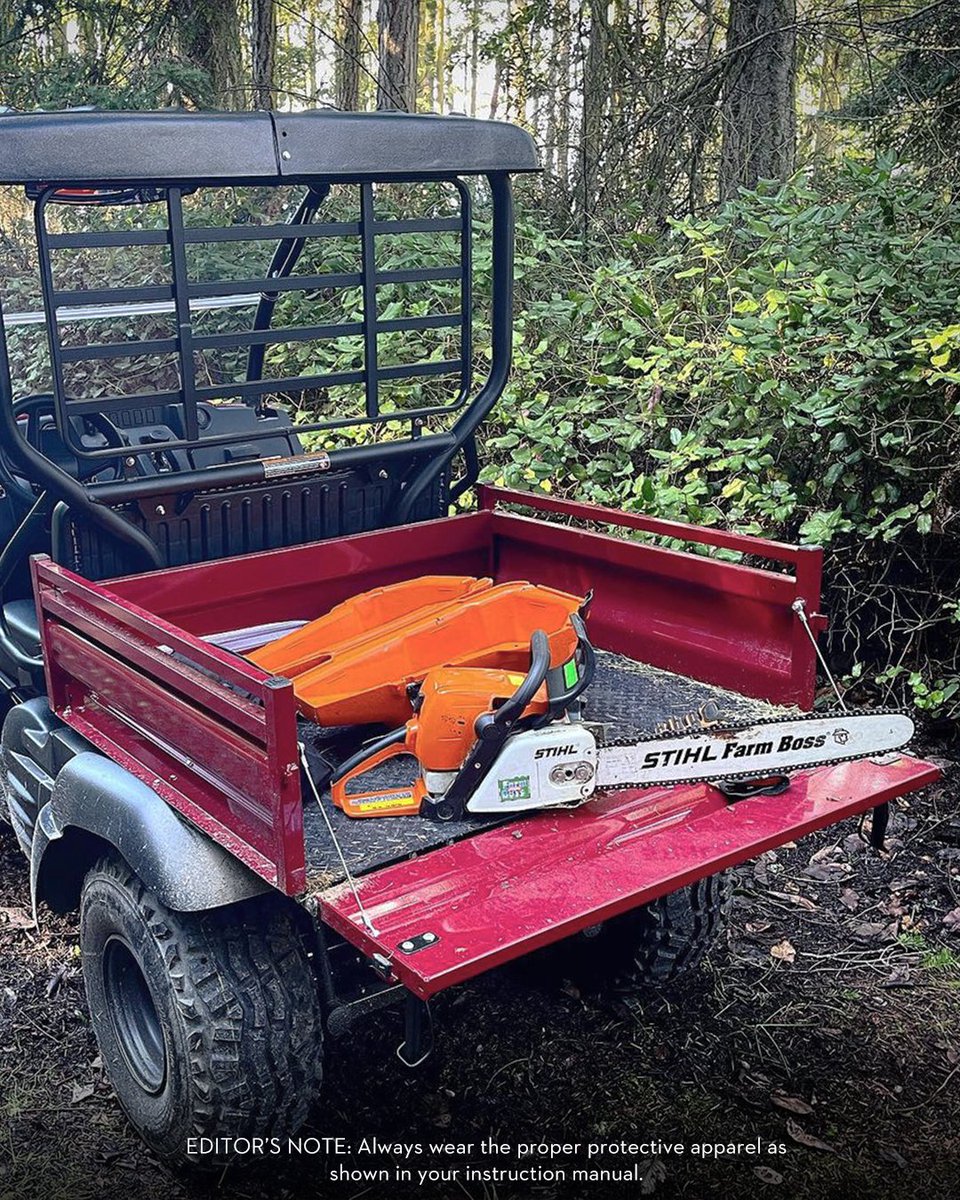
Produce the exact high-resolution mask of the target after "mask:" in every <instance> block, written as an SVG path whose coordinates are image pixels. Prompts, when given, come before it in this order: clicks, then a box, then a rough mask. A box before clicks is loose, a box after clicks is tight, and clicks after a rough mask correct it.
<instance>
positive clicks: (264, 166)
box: [0, 109, 539, 184]
mask: <svg viewBox="0 0 960 1200" xmlns="http://www.w3.org/2000/svg"><path fill="white" fill-rule="evenodd" d="M538 169H539V162H538V160H537V151H536V148H535V146H534V144H533V140H532V138H531V137H530V135H529V134H527V133H526V132H525V131H524V130H522V129H520V128H518V127H517V126H516V125H508V124H505V123H504V122H502V121H482V120H476V119H473V118H470V117H440V116H432V115H429V116H428V115H420V114H410V113H341V112H337V111H335V110H332V109H326V110H323V109H321V110H317V111H313V112H300V113H279V112H274V113H268V112H244V113H194V112H181V111H177V110H173V111H165V112H37V113H3V114H0V183H37V182H44V183H62V184H88V183H89V184H94V183H96V184H100V183H153V182H162V181H171V180H176V181H183V182H190V183H200V184H202V183H226V182H232V183H241V182H251V183H252V182H258V181H259V182H273V183H276V182H280V181H281V180H299V179H312V178H322V179H350V180H353V179H386V178H405V177H420V176H437V175H482V174H487V173H489V172H497V171H503V172H510V173H513V172H519V171H536V170H538Z"/></svg>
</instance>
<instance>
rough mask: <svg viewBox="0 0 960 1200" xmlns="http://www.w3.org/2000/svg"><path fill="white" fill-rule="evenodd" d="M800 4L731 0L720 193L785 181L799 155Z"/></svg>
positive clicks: (785, 0) (725, 194)
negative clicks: (797, 95) (797, 146)
mask: <svg viewBox="0 0 960 1200" xmlns="http://www.w3.org/2000/svg"><path fill="white" fill-rule="evenodd" d="M796 24H797V8H796V0H730V23H729V28H728V31H727V62H728V66H727V75H726V82H725V84H724V88H723V98H722V112H723V148H722V152H721V162H720V194H721V197H722V198H723V199H725V200H726V199H731V198H733V197H735V196H736V195H737V192H738V190H739V189H740V188H742V187H747V188H752V187H755V186H756V184H757V181H758V180H760V179H785V178H786V177H787V176H788V175H789V174H790V173H791V172H792V170H793V168H794V162H795V154H796V133H797V130H796V125H797V119H796V96H795V93H796V79H797V53H796V42H797V37H796Z"/></svg>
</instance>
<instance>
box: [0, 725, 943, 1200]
mask: <svg viewBox="0 0 960 1200" xmlns="http://www.w3.org/2000/svg"><path fill="white" fill-rule="evenodd" d="M952 749H953V756H954V757H958V755H957V753H956V748H955V747H954V748H952ZM941 752H942V751H941ZM958 792H960V768H951V769H950V771H949V773H948V777H947V780H946V782H945V783H944V784H942V785H939V786H936V787H933V788H931V789H929V790H928V791H927V792H926V793H925V794H923V795H922V796H919V797H913V798H910V799H909V801H907V802H900V803H899V804H898V805H897V807H896V811H895V815H894V820H893V823H892V840H891V842H890V853H889V855H887V856H879V855H877V854H876V853H875V852H873V851H871V850H869V849H867V848H866V847H865V846H864V843H863V842H862V841H861V840H860V839H859V838H858V837H857V834H856V832H855V830H854V829H853V828H851V827H850V825H844V826H840V827H836V828H834V829H832V830H829V831H827V832H825V833H823V834H820V835H817V836H815V837H811V838H809V839H806V840H805V841H804V842H803V843H802V844H799V845H796V846H789V847H786V848H784V849H782V850H780V851H779V852H777V853H768V854H767V855H765V856H764V857H763V859H762V860H760V861H757V862H754V863H750V864H748V865H746V866H745V867H743V868H741V869H740V870H739V871H738V872H737V893H736V901H735V906H734V911H733V916H732V926H731V933H730V938H729V942H725V943H724V944H721V945H720V946H718V947H717V949H716V950H715V951H714V952H713V954H712V955H711V956H710V958H709V960H708V961H707V962H706V964H705V965H704V966H703V967H701V968H699V969H698V970H697V971H696V972H695V974H694V977H693V978H690V979H687V980H685V981H684V983H683V985H682V986H680V987H678V988H677V989H676V990H674V991H673V992H672V993H669V994H657V993H650V994H645V995H643V996H641V997H638V998H622V997H606V998H604V997H600V996H597V995H593V994H590V992H589V991H584V990H581V989H580V988H578V987H577V986H575V985H574V984H573V983H571V982H570V981H569V980H565V979H564V978H563V972H562V970H561V971H560V972H559V973H557V972H555V971H552V970H547V969H545V968H544V969H542V970H541V969H540V966H538V964H536V963H527V964H526V965H525V966H524V967H522V968H512V969H505V970H501V971H498V972H496V973H494V974H491V975H490V976H488V977H486V978H484V979H482V980H481V981H479V982H477V983H474V984H472V985H469V986H465V987H462V988H459V989H456V990H454V991H452V992H451V993H449V994H447V995H445V996H444V997H442V998H441V1000H440V1002H439V1003H438V1004H437V1006H436V1026H437V1030H438V1041H437V1048H436V1052H435V1054H434V1056H433V1057H432V1059H431V1060H430V1061H429V1062H428V1063H427V1064H426V1065H425V1066H424V1067H422V1068H421V1069H420V1070H419V1071H417V1072H409V1071H407V1070H406V1069H405V1068H404V1067H402V1066H401V1064H400V1063H399V1062H398V1061H397V1059H396V1056H395V1053H394V1051H395V1049H396V1046H397V1043H398V1042H399V1040H400V1027H399V1023H398V1018H397V1017H396V1016H395V1015H393V1014H387V1015H381V1016H380V1017H375V1018H373V1019H371V1020H370V1021H369V1022H368V1023H367V1024H366V1025H365V1026H364V1027H362V1028H361V1029H359V1030H358V1031H355V1033H354V1034H353V1035H352V1036H351V1043H350V1045H349V1047H347V1046H344V1045H343V1044H342V1043H341V1044H339V1045H337V1046H335V1047H334V1048H333V1049H334V1052H333V1053H332V1054H331V1056H330V1063H329V1068H328V1075H327V1082H326V1090H325V1105H324V1107H323V1108H322V1109H321V1110H320V1111H318V1112H317V1113H316V1114H315V1115H314V1117H313V1119H312V1121H311V1123H310V1127H309V1129H308V1130H307V1131H306V1132H307V1133H308V1134H313V1135H316V1136H318V1137H323V1136H326V1137H333V1136H342V1137H344V1138H346V1139H349V1140H351V1143H354V1142H356V1140H357V1139H359V1138H362V1137H377V1138H380V1139H382V1140H383V1141H389V1142H394V1141H403V1142H410V1141H414V1142H417V1141H418V1142H421V1143H430V1142H439V1141H457V1142H478V1141H479V1140H480V1139H482V1138H484V1137H487V1136H490V1135H495V1136H496V1137H497V1138H498V1139H500V1140H502V1141H504V1142H508V1141H509V1142H512V1143H516V1142H518V1141H521V1140H530V1141H544V1140H547V1141H549V1140H553V1141H571V1140H579V1141H583V1142H586V1141H601V1142H612V1141H616V1140H619V1139H627V1140H629V1141H641V1140H644V1139H648V1138H658V1139H661V1140H662V1141H666V1142H676V1141H683V1142H685V1143H686V1144H692V1143H694V1142H722V1143H729V1142H739V1143H747V1142H750V1141H751V1140H752V1139H754V1138H756V1137H758V1136H759V1138H760V1140H761V1143H762V1145H763V1146H764V1147H765V1152H764V1154H763V1155H761V1156H760V1157H755V1156H753V1157H752V1156H750V1155H749V1154H747V1153H745V1152H741V1154H740V1155H739V1156H732V1157H729V1158H726V1159H724V1160H722V1161H704V1160H703V1159H701V1158H699V1157H697V1158H693V1157H691V1155H690V1154H688V1155H687V1156H686V1157H685V1158H683V1159H676V1158H673V1157H671V1156H670V1155H669V1154H661V1155H659V1156H654V1157H650V1158H643V1159H642V1160H641V1161H642V1164H643V1165H642V1168H641V1170H640V1175H641V1176H642V1179H640V1180H635V1181H633V1182H629V1183H612V1182H609V1181H607V1182H601V1183H596V1184H592V1185H591V1184H583V1183H580V1184H576V1185H571V1184H569V1183H567V1184H555V1183H551V1182H549V1181H548V1182H537V1183H525V1184H510V1183H499V1182H498V1183H468V1184H465V1183H463V1182H462V1180H461V1181H460V1182H455V1183H437V1184H427V1185H425V1186H423V1187H418V1186H417V1185H416V1183H411V1184H397V1183H391V1184H389V1185H385V1184H378V1183H373V1184H367V1183H363V1182H347V1183H337V1184H334V1183H330V1182H329V1181H328V1177H327V1172H328V1171H329V1169H330V1166H331V1161H330V1160H328V1159H325V1158H324V1157H323V1156H300V1157H288V1156H286V1155H284V1156H282V1157H278V1158H268V1159H266V1160H261V1161H259V1162H249V1161H248V1162H246V1163H244V1164H243V1165H242V1166H236V1167H231V1168H230V1169H229V1170H227V1171H226V1172H224V1173H222V1174H221V1175H219V1176H213V1177H193V1176H183V1175H176V1174H173V1173H171V1172H170V1171H169V1170H168V1169H166V1168H165V1167H164V1166H162V1165H161V1164H160V1163H158V1162H157V1161H156V1160H155V1159H154V1158H153V1157H152V1156H151V1154H150V1153H149V1152H148V1151H146V1150H145V1149H144V1147H143V1146H142V1145H141V1143H140V1142H139V1141H138V1139H137V1138H136V1136H135V1135H134V1134H133V1133H132V1132H131V1130H130V1128H129V1127H128V1125H127V1124H126V1121H125V1119H124V1117H123V1115H122V1113H121V1112H120V1110H119V1108H118V1107H117V1104H116V1102H115V1100H114V1099H113V1097H112V1094H111V1091H110V1088H109V1085H108V1084H107V1083H106V1081H105V1080H104V1078H103V1075H102V1072H101V1070H100V1066H99V1059H98V1056H97V1048H96V1045H95V1042H94V1039H93V1036H92V1033H91V1031H90V1026H89V1022H88V1018H87V1015H86V1010H85V1005H84V996H83V988H82V981H81V978H80V972H79V962H78V957H77V929H76V922H75V920H74V919H72V918H67V919H59V918H54V917H52V916H51V915H50V914H49V913H46V912H44V913H42V914H41V921H40V927H39V928H35V927H33V925H32V922H31V920H30V916H29V914H28V912H27V911H26V907H27V871H26V864H25V863H24V861H23V860H22V859H21V857H20V855H19V853H18V852H17V850H16V847H15V845H14V843H13V839H12V837H11V835H10V833H9V830H8V829H7V828H6V827H5V826H4V827H2V829H0V1197H2V1198H3V1200H6V1198H11V1200H13V1198H16V1200H54V1198H58V1200H59V1198H60V1197H63V1198H69V1200H93V1198H94V1197H108V1198H113V1197H119V1198H122V1200H153V1198H154V1197H164V1198H165V1200H219V1198H220V1197H231V1198H236V1200H246V1198H248V1197H249V1198H250V1200H254V1198H259V1197H271V1198H273V1197H276V1198H278V1200H279V1198H282V1197H291V1198H293V1197H301V1196H317V1197H324V1198H326V1197H336V1198H337V1200H339V1198H341V1197H342V1198H343V1200H347V1198H353V1197H356V1198H357V1200H359V1198H360V1197H368V1198H371V1200H379V1198H380V1197H386V1196H401V1197H402V1196H406V1195H410V1196H417V1197H441V1196H442V1197H444V1198H445V1200H447V1198H450V1200H454V1198H457V1200H459V1198H461V1197H468V1198H470V1200H519V1198H520V1197H524V1198H526V1197H538V1198H542V1200H551V1198H553V1197H566V1196H576V1197H578V1198H579V1197H581V1196H582V1197H597V1198H599V1200H603V1198H604V1197H607V1196H610V1197H624V1198H629V1200H634V1198H635V1197H638V1196H642V1195H650V1194H655V1195H657V1196H663V1197H680V1196H683V1197H691V1198H695V1200H703V1198H705V1197H714V1196H716V1197H721V1196H722V1197H725V1198H729V1200H737V1198H739V1197H747V1196H750V1197H753V1196H765V1195H769V1196H771V1197H797V1198H807V1197H809V1198H811V1200H813V1198H816V1200H830V1198H832V1197H837V1198H839V1197H861V1196H864V1197H871V1198H873V1197H876V1198H877V1200H887V1198H889V1200H894V1198H896V1200H903V1198H904V1197H914V1196H918V1197H923V1198H924V1200H939V1198H940V1197H943V1198H946V1197H956V1196H958V1195H960V821H958V817H957V814H958V808H960V806H958ZM770 1144H780V1145H782V1146H783V1147H784V1152H783V1153H778V1154H776V1155H775V1156H771V1155H769V1154H768V1153H766V1148H767V1147H768V1146H769V1145H770ZM477 1157H479V1156H477V1155H476V1154H474V1158H477ZM383 1161H385V1160H379V1161H378V1164H377V1165H382V1162H383ZM437 1161H438V1165H440V1166H442V1165H443V1163H442V1161H441V1160H437ZM531 1161H540V1162H541V1165H549V1164H546V1163H543V1162H542V1160H531ZM563 1161H564V1160H563V1159H562V1158H560V1159H557V1160H555V1161H554V1164H553V1165H554V1166H557V1165H560V1164H562V1163H563ZM370 1164H371V1160H369V1159H368V1160H366V1161H365V1164H364V1165H366V1166H370ZM355 1165H357V1166H360V1165H361V1164H360V1162H359V1160H358V1161H357V1163H356V1164H355ZM421 1165H422V1160H421ZM447 1165H449V1163H448V1164H447ZM502 1165H507V1164H506V1163H503V1164H502ZM568 1165H569V1160H568ZM579 1165H581V1166H582V1165H583V1162H582V1160H581V1161H580V1163H579ZM604 1165H605V1166H608V1167H609V1166H616V1163H614V1162H613V1160H605V1161H604ZM620 1165H621V1166H622V1165H623V1164H622V1163H621V1164H620Z"/></svg>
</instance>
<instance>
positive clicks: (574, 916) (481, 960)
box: [318, 757, 939, 998]
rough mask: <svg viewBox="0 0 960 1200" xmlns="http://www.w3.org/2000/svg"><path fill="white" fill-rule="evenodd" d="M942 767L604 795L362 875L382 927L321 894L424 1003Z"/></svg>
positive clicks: (337, 918)
mask: <svg viewBox="0 0 960 1200" xmlns="http://www.w3.org/2000/svg"><path fill="white" fill-rule="evenodd" d="M938 775H939V772H938V770H937V768H936V767H934V766H932V765H931V764H929V763H924V762H920V761H918V760H917V759H913V758H908V757H903V758H900V759H899V760H898V761H897V762H895V763H893V764H891V765H888V766H878V765H876V764H874V763H870V762H857V763H846V764H843V765H840V766H836V767H823V768H820V769H819V770H817V771H813V772H809V773H807V774H805V775H798V776H797V777H796V778H795V779H794V781H793V783H792V784H791V786H790V788H789V790H788V791H787V792H786V793H784V794H783V795H782V796H775V797H774V796H766V797H757V798H755V799H753V800H741V801H739V802H737V803H736V804H733V805H729V804H727V803H725V802H724V800H723V799H722V797H721V796H720V795H719V793H718V792H717V791H716V790H715V789H713V788H711V787H709V786H707V785H704V784H700V785H696V786H691V787H686V788H662V789H655V790H649V791H640V792H637V791H632V792H630V791H624V792H619V793H611V794H609V795H607V796H605V797H602V798H599V799H597V800H595V801H593V802H591V803H589V804H587V805H584V806H583V807H582V808H579V809H576V810H574V811H573V812H563V813H543V814H541V815H539V816H537V817H534V818H532V819H530V820H527V821H525V822H524V823H523V824H522V825H506V826H500V827H498V828H496V829H492V830H489V831H488V832H486V833H481V834H479V835H477V836H476V837H473V838H469V839H467V840H465V841H461V842H456V843H454V844H453V845H451V846H447V847H444V848H443V849H441V850H435V851H433V852H432V853H430V854H427V855H424V856H423V857H422V858H417V859H414V860H412V861H408V862H404V863H400V864H398V865H396V866H392V867H386V868H384V869H383V870H381V871H376V872H373V873H372V874H370V875H365V876H363V878H362V879H361V880H360V881H359V885H358V886H359V889H360V896H361V899H362V902H363V905H364V908H365V910H366V912H367V913H368V915H369V917H370V918H371V920H372V922H373V925H374V927H375V929H376V934H371V933H370V932H369V931H368V930H367V929H366V928H365V927H364V926H363V924H362V922H361V919H360V914H359V912H358V909H357V904H356V901H355V899H354V897H353V894H352V892H351V890H350V889H349V887H347V886H346V885H343V884H341V885H338V886H337V887H334V888H329V889H327V890H326V891H323V892H320V893H319V895H318V900H319V903H320V910H321V916H322V918H323V920H325V921H326V922H327V923H329V924H330V925H331V926H332V927H333V928H334V929H336V930H337V931H338V932H339V933H340V934H342V935H343V936H344V937H346V938H347V939H348V940H349V941H350V942H352V943H353V944H354V945H356V946H358V947H359V948H360V950H361V951H362V952H363V953H364V954H367V955H372V954H380V955H384V956H386V957H387V958H389V959H390V960H391V963H392V968H393V972H394V974H395V975H396V977H397V979H399V980H400V982H401V983H403V984H405V985H406V986H407V987H408V988H410V989H411V990H412V991H413V992H414V993H415V994H416V995H418V996H421V997H423V998H427V997H429V996H432V995H434V994H435V993H437V992H439V991H441V990H443V989H444V988H447V987H450V986H451V985H453V984H455V983H460V982H462V981H463V980H466V979H471V978H472V977H474V976H475V975H479V974H480V973H481V972H483V971H487V970H490V969H491V968H492V967H495V966H498V965H500V964H501V963H504V962H509V961H510V960H512V959H515V958H518V957H520V956H521V955H523V954H526V953H529V952H530V951H532V950H534V949H537V948H538V947H540V946H544V945H547V944H549V943H551V942H555V941H558V940H559V939H560V938H563V937H568V936H569V935H570V934H573V933H576V932H577V931H579V930H581V929H585V928H587V927H588V926H590V925H594V924H596V923H597V922H599V921H604V920H608V919H609V918H611V917H614V916H616V915H617V914H619V913H622V912H626V911H628V910H630V909H632V908H635V907H636V906H638V905H640V904H643V903H646V902H647V901H649V900H652V899H654V898H656V897H657V896H661V895H665V894H666V893H668V892H672V891H675V890H676V889H677V888H680V887H684V886H686V885H687V884H689V883H692V882H694V881H695V880H697V879H702V878H704V877H706V876H707V875H712V874H714V873H715V872H717V871H720V870H723V869H724V868H726V867H730V866H733V865H735V864H737V863H740V862H744V861H746V860H747V859H750V858H754V857H755V856H756V855H758V854H761V853H763V851H765V850H768V849H771V848H772V847H775V846H779V845H782V844H783V843H784V842H786V841H790V840H792V839H793V838H796V837H800V836H802V835H803V834H805V833H809V832H811V831H812V830H815V829H820V828H822V827H823V826H826V825H830V824H832V823H834V822H835V821H839V820H842V819H843V818H844V817H849V816H852V815H854V814H857V813H861V812H863V811H865V810H866V809H868V808H871V807H872V806H874V805H876V804H880V803H882V802H883V801H886V800H890V799H892V798H894V797H896V796H900V795H903V794H904V793H906V792H909V791H914V790H916V789H917V788H920V787H923V786H925V785H926V784H928V783H931V782H933V781H934V780H935V779H937V778H938ZM423 933H432V934H434V935H435V936H436V938H437V941H436V942H435V943H433V944H431V945H428V946H426V947H424V948H423V949H420V950H417V951H416V952H415V953H413V954H404V952H403V950H402V949H401V948H400V947H401V945H402V943H403V942H404V941H406V940H407V939H409V938H411V937H415V936H417V935H419V934H423Z"/></svg>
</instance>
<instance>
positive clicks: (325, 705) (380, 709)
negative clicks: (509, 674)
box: [248, 576, 583, 727]
mask: <svg viewBox="0 0 960 1200" xmlns="http://www.w3.org/2000/svg"><path fill="white" fill-rule="evenodd" d="M430 588H433V589H434V596H435V597H437V596H438V597H439V598H438V599H435V600H434V601H433V602H432V603H429V602H425V595H426V594H427V592H428V590H429V589H430ZM582 605H583V598H582V597H579V596H571V595H569V594H568V593H566V592H560V591H556V590H555V589H553V588H547V587H540V586H538V585H535V584H531V583H524V582H512V583H503V584H499V585H498V586H496V587H494V586H491V584H490V581H489V580H487V579H472V578H469V577H464V576H453V577H448V576H432V577H431V576H426V577H424V578H423V579H421V580H411V581H409V582H407V583H403V584H396V585H394V587H393V588H380V589H377V593H367V594H365V595H363V596H357V597H355V598H354V599H353V600H348V601H346V603H345V604H344V605H339V606H338V607H337V608H335V609H333V610H332V611H331V612H330V613H328V614H327V615H326V616H325V617H321V618H319V620H317V621H314V622H312V623H311V624H310V625H306V626H304V628H303V629H299V630H297V631H296V632H295V633H292V634H288V635H287V637H285V638H280V639H278V640H277V641H276V642H273V643H271V644H270V645H269V646H267V647H264V648H263V649H261V650H258V651H254V652H253V653H251V654H250V655H249V656H248V657H249V658H250V659H251V660H252V661H253V662H255V663H256V664H257V665H258V666H261V667H263V668H264V669H265V670H270V671H272V672H274V673H275V674H278V675H285V676H286V677H287V678H290V679H292V680H293V685H294V691H295V693H296V696H297V701H298V706H299V708H300V711H301V712H302V713H303V714H304V715H305V716H307V717H309V718H311V719H312V720H314V721H316V722H317V723H318V724H319V725H324V726H328V727H329V726H338V725H369V724H383V725H390V726H397V725H403V724H404V723H405V722H406V721H407V720H408V719H409V717H410V713H411V708H410V699H409V697H408V695H407V687H408V686H409V685H410V684H411V683H420V682H421V681H422V680H423V679H424V678H425V676H426V675H427V673H428V672H429V671H430V670H431V669H433V668H434V667H491V668H495V669H498V670H503V671H518V672H520V673H521V674H524V673H525V672H526V670H527V668H528V667H529V665H530V636H531V634H532V633H533V632H534V630H536V629H542V630H543V632H544V633H545V634H546V635H547V639H548V641H549V643H550V661H551V665H552V666H554V667H558V666H561V665H562V664H563V663H565V662H566V661H567V660H568V659H569V658H571V656H572V655H573V653H574V651H575V650H576V646H577V635H576V632H575V630H574V628H573V626H572V624H571V623H570V618H571V616H572V615H573V614H574V613H576V612H577V611H578V610H579V609H580V608H581V606H582ZM404 606H406V608H407V611H406V612H404V611H403V609H404ZM342 610H347V611H346V612H344V611H342ZM386 613H390V614H396V615H394V616H393V617H392V619H388V620H387V622H386V624H381V623H379V618H382V616H383V615H384V614H386ZM331 634H333V635H335V636H330V635H331Z"/></svg>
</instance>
